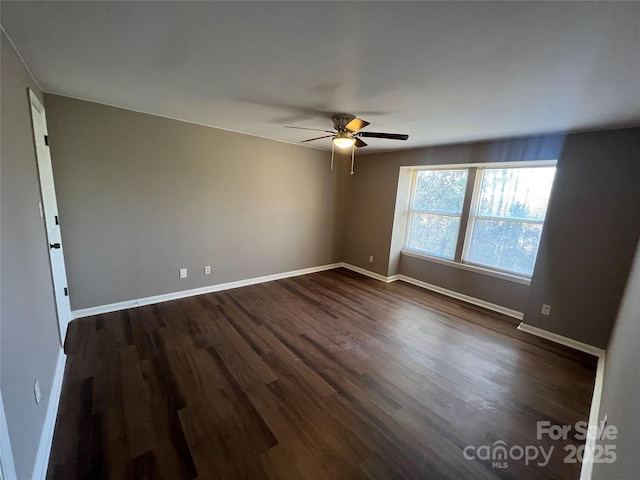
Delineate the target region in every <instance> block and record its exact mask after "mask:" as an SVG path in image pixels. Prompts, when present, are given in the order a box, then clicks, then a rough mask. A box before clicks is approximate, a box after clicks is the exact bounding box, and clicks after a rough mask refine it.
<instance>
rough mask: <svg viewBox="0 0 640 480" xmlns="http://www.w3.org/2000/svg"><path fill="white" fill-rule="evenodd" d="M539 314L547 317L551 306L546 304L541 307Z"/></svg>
mask: <svg viewBox="0 0 640 480" xmlns="http://www.w3.org/2000/svg"><path fill="white" fill-rule="evenodd" d="M540 313H542V315H549V314H550V313H551V305H547V304H546V303H545V304H544V305H542V310H540Z"/></svg>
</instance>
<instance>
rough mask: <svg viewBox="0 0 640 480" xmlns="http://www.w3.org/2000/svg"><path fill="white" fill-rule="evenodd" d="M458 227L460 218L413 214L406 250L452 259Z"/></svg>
mask: <svg viewBox="0 0 640 480" xmlns="http://www.w3.org/2000/svg"><path fill="white" fill-rule="evenodd" d="M459 226H460V217H455V216H449V215H431V214H428V213H414V214H413V215H411V226H410V228H409V240H408V241H407V248H410V249H412V250H419V251H421V252H424V253H428V254H430V255H436V256H438V257H443V258H448V259H453V256H454V254H455V251H456V241H457V239H458V228H459Z"/></svg>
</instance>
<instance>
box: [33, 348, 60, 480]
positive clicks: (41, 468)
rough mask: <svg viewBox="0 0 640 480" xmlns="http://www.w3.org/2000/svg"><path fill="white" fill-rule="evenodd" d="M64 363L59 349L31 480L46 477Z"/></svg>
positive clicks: (40, 479) (42, 479)
mask: <svg viewBox="0 0 640 480" xmlns="http://www.w3.org/2000/svg"><path fill="white" fill-rule="evenodd" d="M66 361H67V357H66V355H65V354H64V351H63V350H62V349H60V351H59V352H58V361H57V362H56V371H55V373H54V375H53V382H52V383H51V391H50V392H49V403H48V404H47V413H46V414H45V417H44V425H43V427H42V434H41V435H40V444H39V445H38V454H37V455H36V463H35V465H34V467H33V475H32V476H31V478H32V480H44V479H45V478H46V477H47V468H48V466H49V455H50V454H51V444H52V443H53V431H54V430H55V428H56V418H57V416H58V406H59V405H60V395H61V394H62V380H63V379H64V367H65V364H66Z"/></svg>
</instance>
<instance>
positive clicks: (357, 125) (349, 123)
mask: <svg viewBox="0 0 640 480" xmlns="http://www.w3.org/2000/svg"><path fill="white" fill-rule="evenodd" d="M331 119H332V120H333V128H334V130H333V131H331V130H321V129H318V128H305V127H292V126H288V125H285V128H296V129H298V130H313V131H316V132H325V133H329V134H330V135H323V136H322V137H315V138H309V139H307V140H302V142H303V143H304V142H312V141H314V140H320V139H322V138H330V137H331V170H333V153H334V146H336V147H338V148H342V149H346V148H351V175H353V158H354V154H355V149H356V147H357V148H360V147H366V146H367V144H366V143H365V142H364V141H363V140H362V139H361V138H360V137H368V138H385V139H388V140H407V139H408V138H409V135H406V134H400V133H380V132H360V129H361V128H364V127H366V126H367V125H369V122H367V121H365V120H362V119H360V118H357V117H356V116H355V115H352V114H350V113H339V114H336V115H334V116H333V117H331Z"/></svg>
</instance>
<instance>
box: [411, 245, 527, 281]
mask: <svg viewBox="0 0 640 480" xmlns="http://www.w3.org/2000/svg"><path fill="white" fill-rule="evenodd" d="M401 254H402V255H406V256H407V257H413V258H419V259H421V260H426V261H428V262H433V263H440V264H442V265H446V266H448V267H453V268H458V269H460V270H467V271H469V272H474V273H479V274H481V275H487V276H489V277H495V278H499V279H501V280H507V281H509V282H513V283H519V284H521V285H531V279H530V278H526V277H519V276H517V275H510V274H508V273H503V272H497V271H495V270H489V269H487V268H482V267H476V266H475V265H468V264H466V263H458V262H454V261H452V260H445V259H444V258H438V257H432V256H430V255H425V254H424V253H417V252H413V251H411V250H402V251H401Z"/></svg>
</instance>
